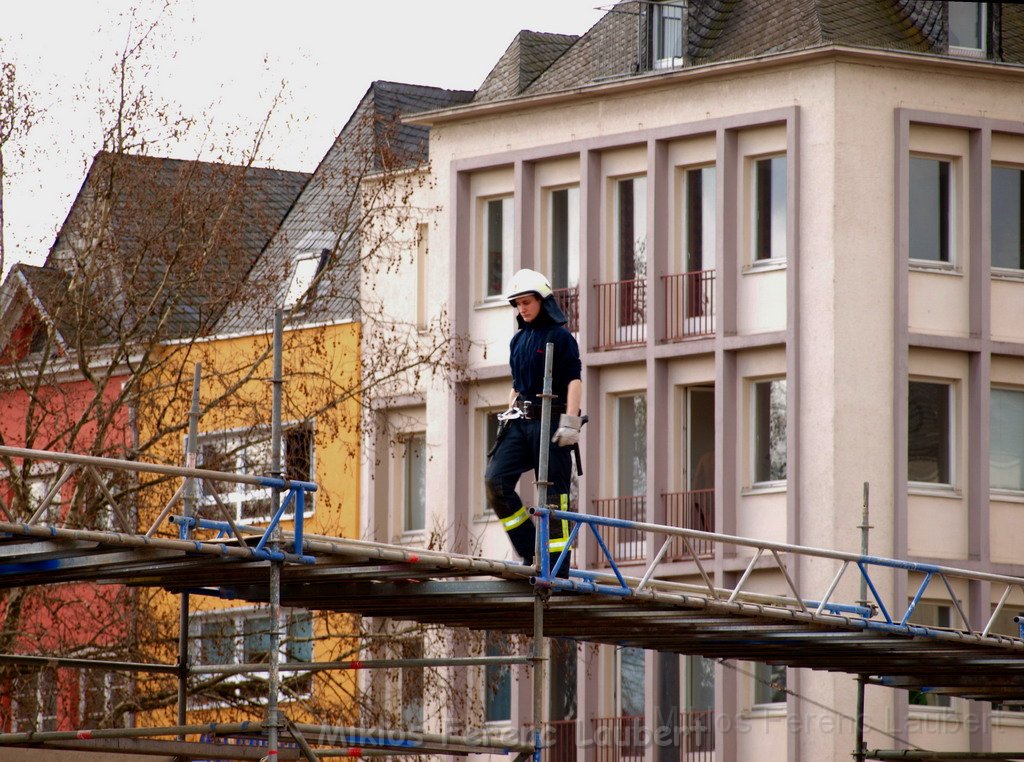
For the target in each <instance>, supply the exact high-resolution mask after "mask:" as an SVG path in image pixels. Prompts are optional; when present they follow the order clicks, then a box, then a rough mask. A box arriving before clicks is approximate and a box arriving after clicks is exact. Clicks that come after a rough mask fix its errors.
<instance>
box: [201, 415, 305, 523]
mask: <svg viewBox="0 0 1024 762" xmlns="http://www.w3.org/2000/svg"><path fill="white" fill-rule="evenodd" d="M270 444H271V443H270V433H269V432H268V431H267V430H266V429H257V430H255V431H250V432H219V433H215V434H204V435H202V436H201V437H200V439H199V467H200V468H205V469H210V470H213V471H225V472H227V473H233V474H250V475H259V476H266V475H269V473H270V466H271V453H270ZM281 445H282V449H283V450H284V452H283V461H284V462H283V466H284V473H285V475H286V476H287V478H289V479H296V480H299V481H311V480H312V475H313V445H314V438H313V427H312V425H311V424H308V423H301V424H296V425H293V426H288V427H286V428H285V429H284V431H283V432H282V435H281ZM270 496H271V491H270V489H269V488H267V487H260V486H256V485H253V484H239V483H237V482H229V481H213V482H211V481H204V482H203V483H202V500H203V504H204V505H206V506H209V507H210V508H209V510H207V511H206V512H205V513H206V515H207V516H208V517H210V518H214V519H220V520H223V519H224V516H223V515H222V513H221V511H220V509H219V507H218V506H217V501H218V500H219V501H220V502H221V503H223V504H224V505H225V506H227V508H228V510H229V511H230V512H231V518H232V519H234V520H239V521H257V520H263V519H269V518H270V516H271V500H270ZM312 510H313V494H312V493H307V494H306V504H305V514H306V515H308V514H310V513H311V512H312ZM294 515H295V513H294V509H293V507H292V508H289V510H288V511H286V512H285V514H284V518H290V517H294Z"/></svg>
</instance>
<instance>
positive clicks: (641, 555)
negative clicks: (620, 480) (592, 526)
mask: <svg viewBox="0 0 1024 762" xmlns="http://www.w3.org/2000/svg"><path fill="white" fill-rule="evenodd" d="M592 505H593V507H594V515H595V516H601V517H603V518H608V519H624V520H626V521H629V522H633V521H643V520H644V519H645V518H646V517H647V498H646V497H645V496H644V495H630V496H627V497H608V498H600V499H597V500H594V501H593V503H592ZM606 538H607V541H608V544H609V545H610V546H611V547H612V548H614V549H615V558H616V559H617V560H618V561H620V562H622V563H631V562H637V561H645V560H647V538H646V536H645V534H644V533H643V532H641V531H639V530H637V529H633V528H631V527H628V526H619V525H615V526H611V527H609V528H608V533H607V535H606ZM606 560H607V559H606Z"/></svg>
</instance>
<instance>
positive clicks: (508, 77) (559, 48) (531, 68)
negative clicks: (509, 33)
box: [473, 29, 579, 103]
mask: <svg viewBox="0 0 1024 762" xmlns="http://www.w3.org/2000/svg"><path fill="white" fill-rule="evenodd" d="M578 39H579V36H578V35H574V34H550V33H546V32H531V31H529V30H526V29H524V30H523V31H521V32H520V33H519V34H517V35H516V36H515V39H514V40H512V44H511V45H509V46H508V48H507V49H506V50H505V53H504V54H503V55H502V56H501V58H499V59H498V62H497V63H496V64H495V65H494V68H493V69H491V71H490V73H489V74H488V75H487V77H486V78H485V79H484V81H483V84H481V85H480V87H479V89H477V91H476V95H475V96H474V98H473V101H474V102H476V103H481V102H485V101H494V100H503V99H505V98H514V97H515V96H517V95H519V94H520V93H521V92H523V91H524V90H525V89H526V88H527V87H529V86H530V84H532V83H533V81H534V80H535V79H537V77H539V76H540V75H541V74H542V73H543V72H544V71H545V70H546V69H547V68H548V67H549V66H551V64H552V63H554V62H555V61H556V60H557V59H558V57H559V56H561V55H562V54H563V53H564V52H565V51H566V50H568V49H569V48H570V47H571V46H572V44H573V43H574V42H576V40H578Z"/></svg>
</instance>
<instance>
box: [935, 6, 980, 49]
mask: <svg viewBox="0 0 1024 762" xmlns="http://www.w3.org/2000/svg"><path fill="white" fill-rule="evenodd" d="M956 5H957V7H960V8H963V7H965V6H967V5H973V6H975V8H974V10H975V11H976V12H977V16H975V20H976V23H977V26H978V33H979V34H978V37H979V40H978V43H979V47H974V46H970V45H955V44H953V42H952V39H953V18H952V16H951V15H950V10H951V9H952V8H953V4H952V3H946V34H947V39H948V40H949V41H950V42H949V43H948V49H949V53H950V55H955V56H964V57H967V58H987V57H988V48H989V44H988V43H989V41H988V3H965V2H957V4H956Z"/></svg>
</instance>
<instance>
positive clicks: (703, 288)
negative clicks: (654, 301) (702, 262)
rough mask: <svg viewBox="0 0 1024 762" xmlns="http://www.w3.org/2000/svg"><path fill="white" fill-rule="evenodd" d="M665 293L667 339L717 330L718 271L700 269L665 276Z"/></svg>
mask: <svg viewBox="0 0 1024 762" xmlns="http://www.w3.org/2000/svg"><path fill="white" fill-rule="evenodd" d="M661 280H662V285H663V287H664V294H665V341H678V340H680V339H693V338H697V337H699V336H712V335H714V333H715V271H714V270H697V271H694V272H688V273H677V274H675V275H664V276H662V279H661Z"/></svg>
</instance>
